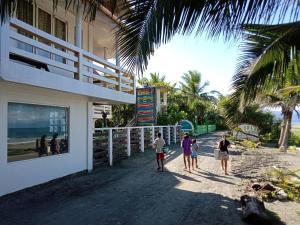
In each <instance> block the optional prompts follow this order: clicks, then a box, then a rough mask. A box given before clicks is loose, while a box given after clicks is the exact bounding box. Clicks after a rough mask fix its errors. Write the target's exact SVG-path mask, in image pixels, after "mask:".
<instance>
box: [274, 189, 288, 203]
mask: <svg viewBox="0 0 300 225" xmlns="http://www.w3.org/2000/svg"><path fill="white" fill-rule="evenodd" d="M276 197H277V199H278V200H281V201H283V200H287V199H288V195H287V193H285V191H284V190H280V191H278V192H277V193H276Z"/></svg>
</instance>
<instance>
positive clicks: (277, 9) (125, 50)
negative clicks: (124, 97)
mask: <svg viewBox="0 0 300 225" xmlns="http://www.w3.org/2000/svg"><path fill="white" fill-rule="evenodd" d="M127 4H128V5H129V8H131V9H132V10H131V11H130V12H127V13H125V14H124V15H123V16H122V18H121V19H122V21H123V22H124V25H125V26H124V27H123V28H122V29H121V30H120V31H119V36H120V37H121V38H120V40H119V46H120V49H121V50H120V51H121V58H122V60H123V61H124V63H125V65H126V66H128V68H129V70H135V69H136V70H137V71H138V72H142V71H144V70H145V68H147V65H148V60H149V58H150V55H151V53H152V52H153V50H154V49H155V48H157V47H159V46H160V45H161V44H164V43H166V42H168V41H170V40H171V38H172V37H173V36H174V35H175V34H182V35H186V34H190V33H192V32H193V31H196V35H201V34H202V33H203V32H204V31H206V33H207V34H208V35H209V37H218V36H220V35H223V36H225V37H226V38H229V37H232V36H236V35H237V34H239V28H240V26H243V25H244V24H249V23H258V22H262V23H271V22H274V21H276V22H282V21H283V19H284V18H285V17H286V15H287V14H288V13H289V14H290V15H291V16H290V20H291V21H293V20H296V19H297V18H298V13H299V12H300V3H299V1H297V0H247V1H241V0H222V1H216V0H203V1H199V0H169V1H164V0H129V1H128V2H127ZM127 7H128V6H127Z"/></svg>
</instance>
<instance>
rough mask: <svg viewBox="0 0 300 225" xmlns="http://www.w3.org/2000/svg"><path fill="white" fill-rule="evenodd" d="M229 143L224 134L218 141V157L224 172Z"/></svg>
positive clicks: (227, 158)
mask: <svg viewBox="0 0 300 225" xmlns="http://www.w3.org/2000/svg"><path fill="white" fill-rule="evenodd" d="M229 145H230V142H229V141H227V140H226V136H225V135H224V136H223V138H222V140H221V141H220V143H219V149H220V157H221V166H222V169H223V170H224V171H225V174H226V175H228V173H227V161H228V160H229V151H228V147H229Z"/></svg>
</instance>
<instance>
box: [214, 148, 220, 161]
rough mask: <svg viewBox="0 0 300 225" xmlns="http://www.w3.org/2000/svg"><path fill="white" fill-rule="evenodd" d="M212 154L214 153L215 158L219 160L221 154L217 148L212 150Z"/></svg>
mask: <svg viewBox="0 0 300 225" xmlns="http://www.w3.org/2000/svg"><path fill="white" fill-rule="evenodd" d="M214 155H215V160H220V159H221V154H220V150H219V149H215V150H214Z"/></svg>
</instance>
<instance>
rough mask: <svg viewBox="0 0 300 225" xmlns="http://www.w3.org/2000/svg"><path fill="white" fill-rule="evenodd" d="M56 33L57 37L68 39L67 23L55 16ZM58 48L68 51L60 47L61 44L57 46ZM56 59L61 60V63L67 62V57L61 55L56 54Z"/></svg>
mask: <svg viewBox="0 0 300 225" xmlns="http://www.w3.org/2000/svg"><path fill="white" fill-rule="evenodd" d="M54 27H55V29H54V35H55V37H57V38H60V39H62V40H64V41H65V40H66V39H67V37H66V23H65V22H63V21H61V20H59V19H57V18H55V24H54ZM56 48H57V49H60V50H62V51H64V52H65V51H66V50H65V49H64V48H62V47H60V46H56ZM55 60H56V61H58V62H61V63H66V59H65V58H63V57H61V56H59V55H55Z"/></svg>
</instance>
